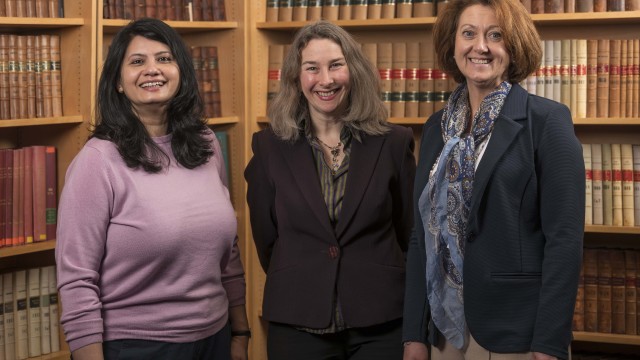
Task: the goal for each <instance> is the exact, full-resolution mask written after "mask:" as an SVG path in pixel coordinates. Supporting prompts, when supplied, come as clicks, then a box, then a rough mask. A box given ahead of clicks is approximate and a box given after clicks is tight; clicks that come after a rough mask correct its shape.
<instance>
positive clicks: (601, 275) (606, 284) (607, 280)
mask: <svg viewBox="0 0 640 360" xmlns="http://www.w3.org/2000/svg"><path fill="white" fill-rule="evenodd" d="M611 265H612V264H611V250H609V249H598V332H601V333H607V334H610V333H611V305H612V298H611V277H612V274H611V272H612V268H611Z"/></svg>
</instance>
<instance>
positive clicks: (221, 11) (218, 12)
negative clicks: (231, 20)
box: [211, 0, 227, 21]
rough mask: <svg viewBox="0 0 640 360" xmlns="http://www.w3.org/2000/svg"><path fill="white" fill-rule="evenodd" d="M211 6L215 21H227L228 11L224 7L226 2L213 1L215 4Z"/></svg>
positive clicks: (222, 0) (220, 0)
mask: <svg viewBox="0 0 640 360" xmlns="http://www.w3.org/2000/svg"><path fill="white" fill-rule="evenodd" d="M211 5H212V7H213V20H214V21H226V20H227V9H226V8H225V6H224V0H213V3H212V4H211Z"/></svg>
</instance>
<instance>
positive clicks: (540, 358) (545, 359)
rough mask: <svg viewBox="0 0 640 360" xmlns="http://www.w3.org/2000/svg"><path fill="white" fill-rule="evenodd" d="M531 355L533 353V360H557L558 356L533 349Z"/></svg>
mask: <svg viewBox="0 0 640 360" xmlns="http://www.w3.org/2000/svg"><path fill="white" fill-rule="evenodd" d="M532 355H533V360H558V358H557V357H555V356H551V355H547V354H543V353H541V352H535V351H534V352H533V353H532Z"/></svg>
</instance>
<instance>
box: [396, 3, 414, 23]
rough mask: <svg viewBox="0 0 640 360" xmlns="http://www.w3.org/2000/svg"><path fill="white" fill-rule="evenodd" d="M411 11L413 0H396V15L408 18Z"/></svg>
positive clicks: (400, 17)
mask: <svg viewBox="0 0 640 360" xmlns="http://www.w3.org/2000/svg"><path fill="white" fill-rule="evenodd" d="M412 13H413V0H396V17H397V18H399V19H402V18H410V17H411V16H412Z"/></svg>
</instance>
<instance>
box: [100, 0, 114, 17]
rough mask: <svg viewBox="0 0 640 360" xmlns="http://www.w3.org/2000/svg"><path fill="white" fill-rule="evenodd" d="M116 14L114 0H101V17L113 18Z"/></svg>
mask: <svg viewBox="0 0 640 360" xmlns="http://www.w3.org/2000/svg"><path fill="white" fill-rule="evenodd" d="M115 16H116V3H115V0H102V18H103V19H113V18H115Z"/></svg>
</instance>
